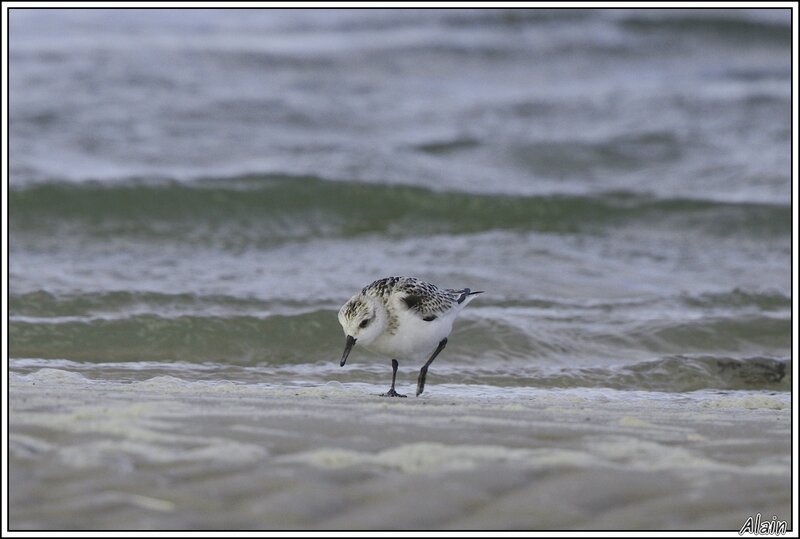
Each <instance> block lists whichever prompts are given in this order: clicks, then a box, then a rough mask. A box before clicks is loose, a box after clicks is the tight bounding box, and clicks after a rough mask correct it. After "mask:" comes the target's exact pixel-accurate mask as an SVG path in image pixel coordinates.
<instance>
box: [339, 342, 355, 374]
mask: <svg viewBox="0 0 800 539" xmlns="http://www.w3.org/2000/svg"><path fill="white" fill-rule="evenodd" d="M354 344H356V339H355V338H354V337H351V336H350V335H348V336H347V340H345V341H344V353H343V354H342V361H341V362H339V366H340V367H344V362H345V361H347V356H349V355H350V350H352V349H353V345H354Z"/></svg>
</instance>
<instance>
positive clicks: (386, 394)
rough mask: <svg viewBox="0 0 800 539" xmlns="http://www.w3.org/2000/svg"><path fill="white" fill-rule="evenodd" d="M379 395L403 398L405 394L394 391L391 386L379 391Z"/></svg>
mask: <svg viewBox="0 0 800 539" xmlns="http://www.w3.org/2000/svg"><path fill="white" fill-rule="evenodd" d="M381 397H403V398H405V397H406V396H405V395H401V394H400V393H398V392H397V391H395V390H394V388H391V389H390V390H389V391H387V392H386V393H381Z"/></svg>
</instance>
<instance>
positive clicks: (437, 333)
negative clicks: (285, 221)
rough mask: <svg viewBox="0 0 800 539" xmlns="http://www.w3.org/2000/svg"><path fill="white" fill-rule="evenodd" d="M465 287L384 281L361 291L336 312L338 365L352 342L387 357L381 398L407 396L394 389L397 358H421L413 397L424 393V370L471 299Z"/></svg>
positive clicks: (394, 279) (401, 279) (411, 280)
mask: <svg viewBox="0 0 800 539" xmlns="http://www.w3.org/2000/svg"><path fill="white" fill-rule="evenodd" d="M482 292H483V291H479V292H473V291H472V290H470V289H469V288H462V289H460V290H455V289H451V288H444V289H442V288H437V287H436V286H434V285H432V284H429V283H426V282H423V281H420V280H418V279H414V278H413V277H387V278H385V279H379V280H377V281H375V282H374V283H372V284H370V285H368V286H365V287H364V288H363V289H362V290H361V292H359V293H358V294H356V295H355V296H353V297H352V298H350V299H349V300H347V303H345V304H344V305H343V306H342V308H341V309H340V310H339V323H340V324H341V325H342V329H344V334H345V336H346V339H345V344H344V353H343V354H342V361H341V362H340V363H339V365H340V366H342V367H344V363H345V361H347V356H348V355H349V354H350V350H352V349H353V345H355V344H356V342H359V343H361V344H363V345H364V346H365V347H366V348H368V349H370V350H372V351H374V352H378V353H382V354H387V355H390V356H392V357H393V359H392V387H391V388H390V389H389V391H387V392H386V393H383V395H382V396H384V397H405V395H401V394H399V393H398V392H396V391H395V390H394V381H395V378H396V377H397V365H398V363H397V359H394V358H400V359H414V360H419V359H424V358H426V357H427V358H428V361H427V362H426V363H425V364H424V365H423V366H422V368H421V369H420V371H419V377H418V378H417V396H419V395H420V393H422V391H423V390H424V389H425V377H426V375H427V373H428V367H430V364H431V363H433V360H434V359H436V356H438V355H439V353H440V352H441V351H442V350H444V347H445V345H447V336H448V335H450V331H451V330H452V329H453V321H454V320H455V318H456V316H458V313H459V312H461V309H463V308H464V307H466V306H467V303H469V302H470V301H472V300H473V299H474V298H475V295H476V294H481V293H482Z"/></svg>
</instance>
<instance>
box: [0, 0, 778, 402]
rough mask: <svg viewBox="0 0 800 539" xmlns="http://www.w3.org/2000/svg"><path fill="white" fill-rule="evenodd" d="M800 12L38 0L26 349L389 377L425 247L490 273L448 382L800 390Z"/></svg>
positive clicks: (70, 361)
mask: <svg viewBox="0 0 800 539" xmlns="http://www.w3.org/2000/svg"><path fill="white" fill-rule="evenodd" d="M790 22H791V20H790V13H789V11H788V10H778V9H772V10H769V9H767V10H723V9H715V10H680V9H669V10H610V9H609V10H579V9H563V10H491V9H482V10H377V9H376V10H354V9H353V10H351V9H348V10H260V9H248V10H238V9H226V10H218V11H214V10H202V9H192V10H168V9H166V10H157V11H148V10H99V9H97V10H96V9H82V10H36V9H14V10H12V11H11V14H10V62H11V63H10V109H9V110H10V139H9V143H10V178H9V186H10V190H9V202H10V269H9V271H10V275H9V304H10V328H9V331H10V353H11V360H10V367H11V370H12V371H13V372H17V373H20V374H24V373H28V372H31V371H34V370H37V369H40V368H43V367H56V368H61V369H67V370H72V371H77V372H81V373H83V374H84V375H85V376H87V377H89V378H92V379H109V380H115V381H126V380H144V379H147V378H150V377H153V376H157V375H160V374H169V375H170V376H174V377H177V378H181V379H187V380H231V381H235V382H246V383H256V384H265V385H270V384H277V385H286V384H300V385H315V384H320V383H325V382H330V381H340V382H343V383H349V382H359V383H364V384H374V390H375V391H376V392H378V391H383V390H385V388H386V386H387V385H388V381H389V376H390V367H389V358H381V357H377V356H373V355H371V354H369V353H368V352H365V351H363V350H359V349H356V352H355V353H354V354H353V355H352V356H351V359H350V361H349V362H348V364H347V368H346V369H340V368H339V366H338V358H339V356H340V354H341V348H342V345H343V335H342V333H341V329H340V327H339V325H338V323H337V320H336V310H337V309H338V308H339V306H340V305H341V304H342V303H343V302H344V301H345V300H346V299H347V298H348V297H349V296H350V295H351V294H353V293H354V292H356V291H357V290H358V289H360V288H361V287H362V286H364V285H366V284H367V283H369V282H371V281H372V280H374V279H376V278H380V277H384V276H388V275H413V276H417V277H420V278H423V279H426V280H429V281H431V282H434V283H436V284H439V285H441V286H445V287H464V286H468V287H471V288H473V289H481V290H485V291H486V293H485V294H484V295H482V296H481V297H480V298H479V299H478V300H477V301H475V302H473V303H472V304H471V305H470V307H469V308H468V309H467V310H465V311H464V313H463V315H462V317H461V319H460V320H459V321H458V322H457V323H456V327H455V330H454V333H453V335H452V337H451V339H450V344H449V346H448V348H447V350H446V352H445V353H444V354H443V355H442V356H440V358H439V359H438V360H437V362H436V364H435V365H433V367H432V368H431V373H430V374H431V375H430V376H429V379H428V380H429V389H430V390H431V391H435V390H436V385H437V384H452V385H455V386H457V387H463V386H469V385H470V384H479V385H480V386H481V387H483V388H484V389H486V388H490V389H494V390H496V391H497V392H503V391H504V390H506V389H508V388H511V387H534V388H613V389H619V390H649V391H660V392H673V393H681V392H687V391H696V390H731V391H734V390H743V391H761V392H776V391H778V392H787V391H788V390H789V389H790V378H791V369H792V363H791V358H790V354H791V352H790V340H791V318H790V317H791V293H790V290H791V288H790V287H791V285H790V279H791V276H790V266H791V232H790V227H791V207H790V203H791V174H790V172H791V171H790V133H791V124H790V91H791V85H790V82H791V81H790V72H791V64H790V62H791V50H790V49H791V26H790ZM418 368H419V365H403V364H401V370H400V374H399V377H398V382H399V385H400V386H404V385H410V384H413V383H414V379H415V374H416V369H418Z"/></svg>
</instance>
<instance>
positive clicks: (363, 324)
mask: <svg viewBox="0 0 800 539" xmlns="http://www.w3.org/2000/svg"><path fill="white" fill-rule="evenodd" d="M368 325H369V318H365V319H364V320H363V321H362V322H361V323H360V324H359V325H358V327H360V328H361V329H364V328H365V327H367V326H368Z"/></svg>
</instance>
